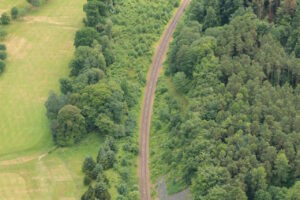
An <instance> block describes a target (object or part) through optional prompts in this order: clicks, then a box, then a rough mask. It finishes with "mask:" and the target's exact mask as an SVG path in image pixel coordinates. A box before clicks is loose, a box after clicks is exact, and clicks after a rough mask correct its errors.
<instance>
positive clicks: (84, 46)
mask: <svg viewBox="0 0 300 200" xmlns="http://www.w3.org/2000/svg"><path fill="white" fill-rule="evenodd" d="M178 2H179V1H177V0H176V1H173V0H168V1H167V2H166V1H165V0H160V1H155V2H149V1H141V2H139V3H138V4H137V3H136V1H120V0H88V1H87V2H86V3H85V5H84V7H83V10H84V12H85V14H86V17H85V18H84V19H83V23H84V27H83V28H82V29H80V30H78V31H77V32H76V35H75V40H74V46H75V47H76V49H75V53H74V58H73V59H72V61H71V62H70V65H69V67H70V75H69V77H67V78H62V79H61V80H60V90H61V94H56V93H54V92H51V94H50V95H49V97H48V100H47V101H46V103H45V106H46V108H47V116H48V118H49V120H50V121H51V130H52V136H53V140H54V142H55V144H56V145H57V146H59V147H67V146H71V145H76V144H77V143H79V142H80V141H81V140H82V139H83V138H84V137H85V136H86V135H87V134H97V135H99V136H100V137H101V138H106V139H105V142H104V144H103V145H101V147H100V148H99V152H98V155H91V156H88V157H86V159H85V160H84V161H83V164H82V171H83V173H84V174H85V177H84V180H83V184H84V185H86V186H87V191H86V192H85V193H84V194H83V195H82V198H81V199H82V200H89V199H103V200H104V199H107V200H108V199H114V198H113V197H112V194H110V191H111V187H112V184H111V182H110V179H111V178H112V177H109V176H106V173H107V172H108V171H109V170H114V171H117V172H118V174H117V176H118V177H120V182H119V183H118V185H117V186H116V190H117V193H118V195H117V197H116V198H117V199H119V200H123V199H128V200H136V199H139V191H138V189H139V188H138V185H137V183H138V181H137V179H136V176H137V168H136V167H137V166H136V165H137V162H136V159H137V155H138V151H139V150H138V139H137V138H138V137H137V135H136V133H137V121H138V117H137V114H138V112H139V109H140V106H139V104H140V102H139V99H140V96H141V94H142V92H141V90H142V87H143V86H144V85H145V80H146V79H145V77H146V73H147V71H148V67H149V66H150V63H151V58H152V55H153V43H154V42H155V41H157V40H158V38H159V36H160V34H161V33H162V32H163V30H164V26H165V25H166V24H167V22H168V21H169V19H170V17H171V16H172V11H173V9H174V8H175V7H176V6H178ZM149 7H151V8H153V9H150V10H149ZM154 10H155V12H154ZM133 19H134V20H133ZM145 21H147V22H149V23H144V22H145Z"/></svg>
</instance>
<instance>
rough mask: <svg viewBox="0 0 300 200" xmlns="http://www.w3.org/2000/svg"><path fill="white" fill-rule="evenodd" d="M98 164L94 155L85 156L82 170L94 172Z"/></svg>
mask: <svg viewBox="0 0 300 200" xmlns="http://www.w3.org/2000/svg"><path fill="white" fill-rule="evenodd" d="M95 166H96V163H95V161H94V159H93V157H91V156H88V157H86V158H85V160H84V162H83V165H82V171H83V172H84V173H88V172H92V171H93V170H94V168H95Z"/></svg>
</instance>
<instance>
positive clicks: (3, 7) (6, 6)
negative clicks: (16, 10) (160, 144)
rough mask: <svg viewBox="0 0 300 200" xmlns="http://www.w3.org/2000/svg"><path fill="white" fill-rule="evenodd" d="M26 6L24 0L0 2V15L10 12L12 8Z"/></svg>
mask: <svg viewBox="0 0 300 200" xmlns="http://www.w3.org/2000/svg"><path fill="white" fill-rule="evenodd" d="M23 4H26V0H0V13H2V12H3V11H7V10H10V8H12V7H13V6H20V5H23Z"/></svg>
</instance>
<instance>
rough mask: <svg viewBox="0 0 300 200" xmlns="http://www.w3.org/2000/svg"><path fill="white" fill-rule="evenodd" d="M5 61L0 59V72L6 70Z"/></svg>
mask: <svg viewBox="0 0 300 200" xmlns="http://www.w3.org/2000/svg"><path fill="white" fill-rule="evenodd" d="M5 66H6V65H5V62H4V61H2V60H0V74H1V73H2V72H3V71H4V70H5Z"/></svg>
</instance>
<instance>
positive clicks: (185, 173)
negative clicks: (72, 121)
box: [154, 0, 300, 200]
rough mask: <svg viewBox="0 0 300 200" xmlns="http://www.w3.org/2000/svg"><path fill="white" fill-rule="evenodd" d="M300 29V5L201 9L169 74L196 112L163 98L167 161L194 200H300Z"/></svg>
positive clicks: (189, 22) (191, 17)
mask: <svg viewBox="0 0 300 200" xmlns="http://www.w3.org/2000/svg"><path fill="white" fill-rule="evenodd" d="M299 20H300V1H294V0H281V1H280V0H276V1H268V0H265V1H264V0H261V1H246V0H245V1H244V0H209V1H208V0H195V1H192V3H191V7H190V10H189V13H188V14H187V16H186V19H185V22H184V24H181V25H180V26H179V28H178V30H177V31H176V33H175V35H174V37H175V38H174V41H173V43H172V45H171V50H170V53H169V56H168V68H167V70H166V74H167V75H168V76H170V78H171V79H172V82H173V84H174V85H175V87H176V89H177V92H179V93H180V94H181V95H184V96H186V98H188V102H189V105H188V107H187V108H186V107H184V108H183V106H181V104H180V102H179V101H178V100H176V98H175V97H173V96H170V94H168V93H167V91H166V90H164V91H162V90H158V93H157V95H158V96H159V97H158V98H163V99H164V101H165V102H166V104H167V105H168V108H164V107H161V108H160V109H161V110H160V121H162V122H164V123H167V124H168V130H169V135H168V140H167V141H166V144H164V145H163V147H162V148H163V151H164V153H163V154H162V157H161V160H163V161H164V162H165V163H166V164H167V165H168V166H170V169H169V170H170V171H176V172H177V173H175V172H174V173H172V174H180V176H181V180H183V181H184V182H185V184H186V185H187V186H190V187H191V191H192V193H193V196H194V199H199V200H200V199H219V200H220V199H224V200H225V199H226V200H227V199H228V200H229V199H250V200H252V199H254V200H263V199H264V200H268V199H270V200H271V199H289V200H291V199H297V198H299V195H300V194H299V191H300V182H299V178H300V171H299V169H300V162H299V161H300V146H299V145H300V129H299V128H300V127H299V124H300V115H299V114H300V105H299V102H300V90H299V84H298V81H299V77H300V55H299V52H298V51H299V46H300V26H299V23H300V21H299ZM182 109H185V111H184V112H182ZM156 122H157V121H156ZM158 123H159V122H157V123H156V124H154V127H156V129H157V130H159V129H160V127H161V126H159V124H158ZM174 182H176V179H174Z"/></svg>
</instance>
